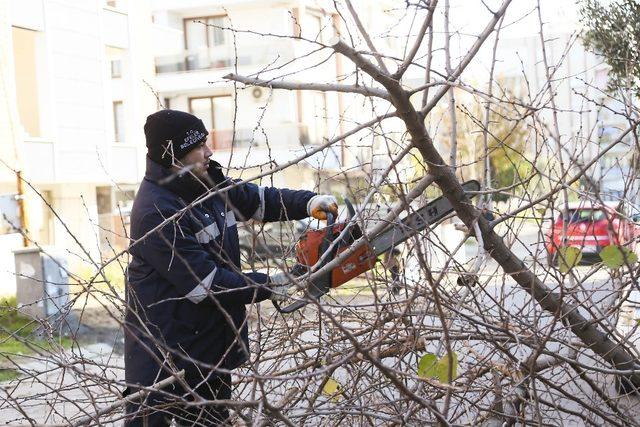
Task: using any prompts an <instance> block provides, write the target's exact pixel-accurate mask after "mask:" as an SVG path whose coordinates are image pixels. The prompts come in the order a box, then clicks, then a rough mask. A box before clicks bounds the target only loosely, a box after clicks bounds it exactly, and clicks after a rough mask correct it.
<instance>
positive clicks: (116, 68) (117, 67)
mask: <svg viewBox="0 0 640 427" xmlns="http://www.w3.org/2000/svg"><path fill="white" fill-rule="evenodd" d="M120 77H122V60H120V59H112V60H111V78H112V79H119V78H120Z"/></svg>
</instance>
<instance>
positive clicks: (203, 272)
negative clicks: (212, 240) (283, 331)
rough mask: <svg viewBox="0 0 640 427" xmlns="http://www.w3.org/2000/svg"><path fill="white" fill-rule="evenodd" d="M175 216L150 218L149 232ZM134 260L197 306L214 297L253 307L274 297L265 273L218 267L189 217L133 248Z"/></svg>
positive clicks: (146, 219) (147, 222) (145, 221)
mask: <svg viewBox="0 0 640 427" xmlns="http://www.w3.org/2000/svg"><path fill="white" fill-rule="evenodd" d="M171 215H172V213H171V212H166V213H165V214H163V213H161V212H156V213H151V214H147V215H146V216H145V217H144V218H143V219H142V221H143V224H144V227H143V229H145V230H152V229H153V228H155V227H157V226H158V225H159V224H161V223H162V222H164V218H166V217H169V216H171ZM131 253H132V254H133V255H134V256H137V257H140V258H141V259H143V260H144V261H146V262H147V263H148V264H149V265H151V266H152V267H153V268H154V269H155V270H156V271H157V272H158V273H159V274H160V276H162V277H163V278H165V279H166V280H167V281H169V282H170V283H171V284H172V285H174V286H175V287H176V288H177V289H178V293H179V294H180V295H182V296H184V298H186V299H188V300H189V301H191V302H193V303H194V304H198V303H200V302H202V301H203V300H205V299H206V298H208V297H214V298H216V299H218V301H220V303H222V304H223V305H224V304H227V303H229V304H238V303H242V304H249V303H251V302H259V301H263V300H265V299H267V298H269V297H270V296H271V291H270V290H269V288H268V286H267V284H268V282H269V276H267V275H266V274H263V273H247V274H243V273H239V272H235V271H232V270H229V269H226V268H222V267H220V266H218V264H217V263H216V262H215V260H214V259H213V257H212V256H211V254H209V252H208V251H207V250H206V249H204V248H203V247H202V245H201V244H200V243H199V242H198V240H197V238H196V237H195V234H194V233H193V231H192V230H191V227H190V225H189V224H188V220H187V219H186V217H183V218H182V219H181V220H176V221H169V222H168V223H167V224H165V225H164V226H163V227H161V228H160V229H158V230H157V231H155V232H153V233H151V234H150V235H149V236H147V237H146V238H145V239H144V240H142V241H140V242H138V243H136V245H135V246H133V247H132V248H131Z"/></svg>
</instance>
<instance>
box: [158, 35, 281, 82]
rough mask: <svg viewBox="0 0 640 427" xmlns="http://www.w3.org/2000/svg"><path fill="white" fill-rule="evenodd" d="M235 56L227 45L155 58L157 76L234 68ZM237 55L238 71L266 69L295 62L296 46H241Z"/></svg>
mask: <svg viewBox="0 0 640 427" xmlns="http://www.w3.org/2000/svg"><path fill="white" fill-rule="evenodd" d="M235 55H236V54H235V50H234V48H233V46H231V45H225V46H216V47H211V48H207V47H202V48H198V49H190V50H182V51H180V52H178V53H174V54H171V55H161V56H156V58H155V68H156V74H169V73H182V72H190V71H206V70H222V69H228V68H231V67H233V66H234V65H235V63H236V56H235ZM237 55H238V56H237V63H238V66H239V67H243V66H248V65H261V64H262V65H266V64H270V63H272V62H273V61H275V60H278V61H283V62H284V61H288V60H291V59H293V45H292V43H291V42H290V41H280V42H275V43H269V44H260V45H241V44H239V46H238V51H237Z"/></svg>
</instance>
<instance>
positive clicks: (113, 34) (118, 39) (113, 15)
mask: <svg viewBox="0 0 640 427" xmlns="http://www.w3.org/2000/svg"><path fill="white" fill-rule="evenodd" d="M102 17H103V21H102V23H103V35H104V43H105V44H107V45H109V46H114V47H119V48H122V49H126V48H128V47H129V21H128V20H129V17H128V16H127V14H126V13H125V12H123V11H121V10H115V9H112V8H109V7H105V8H104V9H103V11H102Z"/></svg>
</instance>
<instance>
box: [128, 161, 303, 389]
mask: <svg viewBox="0 0 640 427" xmlns="http://www.w3.org/2000/svg"><path fill="white" fill-rule="evenodd" d="M208 172H209V177H210V178H211V182H210V183H209V184H208V185H207V187H206V188H205V186H204V185H203V184H202V183H201V182H200V183H199V182H197V180H195V179H194V178H193V177H192V176H190V175H185V176H181V177H173V178H172V173H171V171H170V170H169V169H166V168H164V167H162V166H160V165H159V164H157V163H155V162H154V161H152V160H150V159H148V158H147V170H146V175H145V178H144V180H143V182H142V183H141V185H140V188H139V190H138V193H137V195H136V198H135V201H134V204H133V208H132V211H131V233H130V235H131V239H132V244H131V246H130V249H129V252H130V254H131V262H130V264H129V266H128V269H127V284H126V299H127V309H126V313H125V378H126V381H127V383H128V384H129V385H135V384H139V385H147V386H148V385H150V384H153V383H155V382H157V381H158V380H159V379H162V378H164V377H166V374H167V372H168V371H167V366H170V365H171V364H173V366H175V367H177V369H185V371H186V378H187V381H188V382H190V381H191V379H192V378H202V377H201V375H202V372H213V373H214V375H215V368H224V369H233V368H236V367H238V366H239V365H241V364H242V363H244V362H245V361H246V360H247V359H248V357H249V341H248V328H247V317H246V309H245V305H246V304H249V303H252V302H259V301H262V300H264V299H267V298H269V296H270V295H271V292H270V291H269V289H268V287H267V286H266V285H267V284H268V280H269V278H268V276H267V275H266V274H263V273H258V272H251V273H243V272H241V271H240V245H239V241H238V229H237V223H238V221H242V220H248V219H256V220H259V221H284V220H293V219H302V218H305V217H307V203H308V201H309V199H311V197H313V196H314V195H315V193H313V192H310V191H303V190H299V191H294V190H288V189H277V188H265V187H259V186H257V185H255V184H252V183H244V184H237V182H236V181H233V180H231V179H229V178H227V177H226V176H224V175H223V173H222V171H221V167H220V165H219V164H218V163H216V162H211V163H210V166H209V170H208ZM212 184H213V185H212ZM209 188H212V189H213V190H214V191H215V190H219V191H216V194H215V195H214V196H210V194H209V197H208V198H207V199H206V200H204V201H202V202H198V201H199V200H200V198H202V196H203V194H205V193H206V192H207V190H209ZM205 197H206V196H205ZM194 201H196V203H195V204H194V205H193V206H192V207H189V208H187V209H185V207H187V206H189V205H191V204H192V203H193V202H194ZM177 213H178V215H176V214H177ZM168 218H172V219H171V220H169V221H167V219H168ZM152 230H154V231H152ZM193 381H196V380H193Z"/></svg>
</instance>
